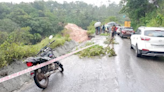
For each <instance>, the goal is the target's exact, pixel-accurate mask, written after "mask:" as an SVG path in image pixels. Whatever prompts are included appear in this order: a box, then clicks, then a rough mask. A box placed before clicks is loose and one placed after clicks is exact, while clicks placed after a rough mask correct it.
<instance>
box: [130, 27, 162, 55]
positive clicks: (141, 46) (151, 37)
mask: <svg viewBox="0 0 164 92" xmlns="http://www.w3.org/2000/svg"><path fill="white" fill-rule="evenodd" d="M130 42H131V49H135V52H136V56H137V57H141V56H142V55H148V56H164V28H159V27H139V28H138V30H137V31H136V33H135V34H134V35H132V36H131V38H130Z"/></svg>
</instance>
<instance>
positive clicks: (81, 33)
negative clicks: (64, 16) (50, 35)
mask: <svg viewBox="0 0 164 92" xmlns="http://www.w3.org/2000/svg"><path fill="white" fill-rule="evenodd" d="M65 29H67V30H69V32H68V34H69V35H70V38H71V39H72V40H74V41H76V42H84V41H87V40H88V39H89V38H88V34H87V30H84V29H82V28H80V27H78V26H77V25H75V24H71V23H68V24H67V25H66V26H65Z"/></svg>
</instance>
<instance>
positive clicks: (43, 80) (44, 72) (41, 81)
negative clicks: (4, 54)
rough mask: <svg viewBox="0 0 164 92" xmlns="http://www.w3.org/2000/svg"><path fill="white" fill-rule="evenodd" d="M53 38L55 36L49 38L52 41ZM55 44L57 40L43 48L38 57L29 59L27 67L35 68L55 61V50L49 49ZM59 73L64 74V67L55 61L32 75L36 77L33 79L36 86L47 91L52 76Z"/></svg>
mask: <svg viewBox="0 0 164 92" xmlns="http://www.w3.org/2000/svg"><path fill="white" fill-rule="evenodd" d="M52 38H53V36H50V37H49V39H52ZM53 42H55V40H54V41H52V42H49V44H47V45H46V46H45V47H43V48H42V49H41V50H40V51H39V53H38V54H37V57H30V58H27V59H26V65H27V66H28V67H31V66H35V65H38V64H41V63H44V62H47V61H49V60H51V59H54V58H55V56H54V54H53V50H52V49H51V48H50V47H49V46H50V45H51V44H52V43H53ZM57 71H60V72H61V73H63V71H64V68H63V65H62V64H61V63H60V62H59V61H55V62H54V63H52V64H49V65H47V66H44V67H41V68H39V69H36V70H34V71H32V72H31V73H30V74H31V75H32V76H34V77H33V78H34V81H35V83H36V85H37V86H38V87H39V88H41V89H45V88H47V86H48V83H49V77H50V75H51V74H53V73H56V72H57Z"/></svg>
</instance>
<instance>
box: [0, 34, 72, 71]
mask: <svg viewBox="0 0 164 92" xmlns="http://www.w3.org/2000/svg"><path fill="white" fill-rule="evenodd" d="M53 40H56V41H55V42H54V43H53V44H51V45H50V47H51V48H53V49H54V48H56V47H57V46H61V45H64V43H65V42H66V41H70V40H71V39H70V38H69V36H66V37H63V36H61V35H56V36H55V37H54V38H53V39H51V40H49V39H48V38H45V39H43V40H42V41H41V42H40V43H38V44H36V45H22V44H17V43H10V41H5V42H4V43H3V44H1V45H0V50H1V52H0V68H1V67H4V66H6V65H8V64H10V63H12V62H13V61H14V60H15V59H16V60H18V59H23V58H27V57H31V56H35V55H36V54H37V53H38V52H39V50H40V49H41V48H43V47H44V46H46V45H47V44H48V43H49V41H50V42H51V41H53Z"/></svg>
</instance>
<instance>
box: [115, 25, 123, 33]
mask: <svg viewBox="0 0 164 92" xmlns="http://www.w3.org/2000/svg"><path fill="white" fill-rule="evenodd" d="M121 28H122V27H121V26H118V27H117V30H116V33H117V35H120V33H121Z"/></svg>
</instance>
